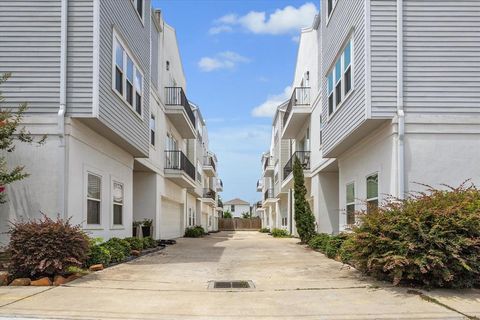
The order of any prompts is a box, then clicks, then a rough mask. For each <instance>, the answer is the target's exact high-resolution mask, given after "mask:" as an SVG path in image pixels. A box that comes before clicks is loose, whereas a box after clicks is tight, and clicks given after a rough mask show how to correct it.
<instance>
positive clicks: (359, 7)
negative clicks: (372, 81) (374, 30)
mask: <svg viewBox="0 0 480 320" xmlns="http://www.w3.org/2000/svg"><path fill="white" fill-rule="evenodd" d="M322 3H323V4H322V12H324V14H323V16H322V52H323V57H322V82H323V84H322V90H323V97H325V98H324V99H323V101H322V103H323V108H322V110H323V114H324V123H325V126H324V130H323V150H324V152H325V153H328V152H329V151H331V150H332V149H333V147H334V146H336V145H337V144H338V143H340V142H341V141H342V140H343V139H345V138H346V137H347V136H348V135H349V134H350V133H351V132H352V131H353V130H354V129H355V128H356V127H358V126H359V125H360V124H361V123H362V122H363V121H364V120H365V117H366V112H365V111H366V108H365V17H364V14H365V3H364V1H363V0H349V1H342V0H340V1H338V2H337V6H336V8H335V10H334V11H333V14H332V16H331V17H330V21H329V22H328V25H326V21H327V17H326V15H325V12H326V11H327V10H326V1H322ZM352 30H353V33H352V39H353V42H354V44H353V47H354V51H353V61H354V70H353V88H354V92H352V94H351V96H350V97H349V99H348V101H346V103H345V104H343V105H342V106H341V108H340V109H339V110H337V111H336V112H335V114H333V116H332V117H331V119H330V120H329V121H328V122H327V121H326V119H327V118H328V95H327V79H326V77H327V74H328V72H329V71H330V69H331V67H332V66H333V64H334V63H335V61H336V58H337V55H338V54H339V52H340V50H341V48H342V45H343V44H344V43H345V41H346V40H347V37H348V35H349V33H350V32H351V31H352Z"/></svg>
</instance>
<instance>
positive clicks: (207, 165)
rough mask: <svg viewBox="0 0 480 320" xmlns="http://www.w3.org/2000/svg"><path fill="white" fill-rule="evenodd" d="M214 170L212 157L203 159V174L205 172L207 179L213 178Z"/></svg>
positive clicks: (214, 165)
mask: <svg viewBox="0 0 480 320" xmlns="http://www.w3.org/2000/svg"><path fill="white" fill-rule="evenodd" d="M216 170H217V168H216V164H215V159H214V158H213V156H211V155H208V156H206V157H203V172H205V174H206V175H207V177H214V176H215V171H216Z"/></svg>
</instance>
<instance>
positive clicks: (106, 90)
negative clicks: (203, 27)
mask: <svg viewBox="0 0 480 320" xmlns="http://www.w3.org/2000/svg"><path fill="white" fill-rule="evenodd" d="M149 8H150V1H149V0H146V1H145V17H144V22H145V26H143V24H142V22H141V21H140V19H139V17H138V16H137V13H136V12H135V8H134V7H133V6H132V5H131V3H130V0H101V1H100V39H99V41H100V81H99V82H100V83H99V86H100V87H99V104H100V105H99V118H100V120H101V121H102V122H104V123H105V124H106V125H107V126H108V127H110V128H111V129H112V130H113V131H114V132H116V133H117V134H119V135H120V136H121V137H122V138H123V139H125V140H126V141H128V142H129V143H130V144H132V145H134V146H136V148H138V149H139V150H141V151H142V152H143V153H144V155H148V151H149V141H150V140H149V131H148V130H149V129H148V121H149V118H150V108H149V106H150V105H149V103H150V94H149V92H150V91H149V90H150V70H149V64H150V32H149V28H150V22H151V19H150V11H149ZM114 27H115V29H116V31H117V33H119V34H120V35H121V36H122V37H123V40H124V41H125V42H126V45H127V46H128V48H129V50H130V51H131V52H132V54H133V55H134V58H135V59H136V61H137V62H138V63H139V64H140V68H141V69H142V71H143V77H144V79H143V109H142V116H141V119H140V118H139V117H138V116H137V115H136V114H135V111H134V110H133V109H132V108H131V107H130V106H128V105H127V104H126V103H125V102H124V101H123V100H122V99H120V98H119V97H118V96H117V95H116V93H115V92H114V91H113V89H112V77H113V75H112V45H113V28H114Z"/></svg>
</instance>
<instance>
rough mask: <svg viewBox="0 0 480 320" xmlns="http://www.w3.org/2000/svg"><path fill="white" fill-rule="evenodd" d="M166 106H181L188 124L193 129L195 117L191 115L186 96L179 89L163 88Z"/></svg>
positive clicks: (191, 111)
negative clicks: (190, 124) (188, 121)
mask: <svg viewBox="0 0 480 320" xmlns="http://www.w3.org/2000/svg"><path fill="white" fill-rule="evenodd" d="M165 97H166V101H165V104H166V105H171V106H183V109H184V110H185V112H186V113H187V116H188V118H189V119H190V122H191V123H192V125H193V127H194V128H195V115H194V114H193V110H192V106H190V103H189V102H188V99H187V96H186V95H185V92H184V91H183V89H182V88H181V87H166V88H165Z"/></svg>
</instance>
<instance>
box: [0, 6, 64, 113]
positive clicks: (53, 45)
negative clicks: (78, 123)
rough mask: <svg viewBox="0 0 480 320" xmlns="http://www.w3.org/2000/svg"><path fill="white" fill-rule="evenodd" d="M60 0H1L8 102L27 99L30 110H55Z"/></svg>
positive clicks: (0, 57) (0, 67) (1, 60)
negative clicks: (8, 78) (7, 76)
mask: <svg viewBox="0 0 480 320" xmlns="http://www.w3.org/2000/svg"><path fill="white" fill-rule="evenodd" d="M60 16H61V2H60V0H58V1H54V0H46V1H42V0H37V1H1V2H0V73H4V72H11V73H12V77H11V78H10V80H9V81H7V82H6V83H5V84H4V85H3V86H2V87H1V88H0V89H1V91H2V92H3V95H4V97H5V98H6V101H5V103H4V106H6V107H15V106H17V105H18V104H19V103H22V102H27V103H28V106H29V109H28V113H29V114H34V113H35V114H36V113H47V114H55V113H57V111H58V108H59V94H60Z"/></svg>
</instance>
